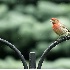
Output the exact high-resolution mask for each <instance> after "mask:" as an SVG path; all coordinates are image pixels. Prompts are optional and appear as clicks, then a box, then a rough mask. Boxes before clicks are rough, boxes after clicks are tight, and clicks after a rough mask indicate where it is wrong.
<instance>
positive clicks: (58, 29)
mask: <svg viewBox="0 0 70 70" xmlns="http://www.w3.org/2000/svg"><path fill="white" fill-rule="evenodd" d="M50 21H51V22H52V24H53V26H52V28H53V30H54V32H55V33H56V34H57V35H59V36H67V35H70V31H69V30H68V29H67V28H66V27H65V26H64V25H63V24H62V23H61V22H60V21H59V20H58V19H57V18H51V20H50Z"/></svg>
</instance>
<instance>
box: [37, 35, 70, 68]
mask: <svg viewBox="0 0 70 70" xmlns="http://www.w3.org/2000/svg"><path fill="white" fill-rule="evenodd" d="M69 39H70V36H64V37H63V38H61V39H59V40H56V41H54V43H52V44H51V45H50V46H49V47H48V48H47V49H46V50H45V51H44V52H43V54H42V56H41V58H40V60H39V63H38V67H37V69H41V66H42V63H43V61H44V59H45V57H46V56H47V54H48V53H49V51H50V50H51V49H52V48H53V47H55V46H56V45H58V44H59V43H61V42H63V41H66V40H69Z"/></svg>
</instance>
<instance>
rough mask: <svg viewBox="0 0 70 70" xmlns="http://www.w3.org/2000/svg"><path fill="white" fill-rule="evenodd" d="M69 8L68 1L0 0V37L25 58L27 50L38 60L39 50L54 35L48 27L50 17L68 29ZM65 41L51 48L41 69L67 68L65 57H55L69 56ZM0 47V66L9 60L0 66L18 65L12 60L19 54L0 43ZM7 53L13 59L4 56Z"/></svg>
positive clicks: (69, 22)
mask: <svg viewBox="0 0 70 70" xmlns="http://www.w3.org/2000/svg"><path fill="white" fill-rule="evenodd" d="M55 2H56V3H55ZM69 8H70V1H69V0H58V1H57V0H1V1H0V37H1V38H3V39H6V40H8V41H9V42H11V43H12V44H14V45H15V46H16V47H17V48H18V49H19V50H20V51H21V52H22V54H23V55H24V56H25V58H26V59H27V60H28V59H29V52H32V51H33V52H34V51H35V52H36V57H37V59H38V58H39V57H40V56H41V55H42V53H43V51H44V50H45V49H46V48H47V47H48V46H49V45H50V44H51V43H52V42H54V40H56V39H57V38H58V36H57V35H56V34H55V33H54V32H53V30H52V28H51V27H52V24H51V23H50V21H49V20H50V18H52V17H56V18H58V19H59V20H60V21H61V22H62V23H64V25H66V26H67V27H68V28H69V29H70V9H69ZM69 44H70V42H69V41H67V42H63V43H61V44H59V45H58V46H56V47H55V48H53V49H52V50H51V51H50V52H49V54H48V56H47V57H46V60H45V61H44V62H45V63H44V65H43V67H42V68H70V67H69V66H68V64H67V65H66V62H67V63H69V59H64V58H63V59H59V58H61V57H70V55H69V54H70V50H69V49H70V45H69ZM0 46H1V47H0V58H1V61H0V64H2V65H3V64H5V63H6V62H8V61H9V60H10V61H11V62H10V63H11V64H12V65H10V64H9V65H10V66H9V65H6V64H5V65H6V66H5V67H4V66H2V65H0V68H18V66H19V68H22V65H21V63H20V62H19V61H16V60H15V59H19V57H18V55H16V53H14V51H12V50H11V49H10V48H8V47H7V46H5V45H3V44H1V43H0ZM9 55H10V56H11V57H14V58H15V59H12V58H11V57H9V58H6V57H7V56H9ZM2 59H5V61H4V60H2ZM48 60H49V61H48ZM53 60H54V61H53ZM64 61H65V62H64ZM37 62H38V61H37ZM47 62H48V63H47ZM13 63H14V64H13ZM15 64H17V65H16V66H15ZM51 64H52V65H51Z"/></svg>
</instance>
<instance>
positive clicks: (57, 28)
mask: <svg viewBox="0 0 70 70" xmlns="http://www.w3.org/2000/svg"><path fill="white" fill-rule="evenodd" d="M53 30H54V32H55V33H56V34H58V35H62V34H63V33H64V32H63V30H62V29H61V27H60V25H59V24H54V25H53Z"/></svg>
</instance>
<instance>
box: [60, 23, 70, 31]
mask: <svg viewBox="0 0 70 70" xmlns="http://www.w3.org/2000/svg"><path fill="white" fill-rule="evenodd" d="M60 26H61V27H63V28H65V29H67V30H68V32H70V30H69V29H68V28H67V27H65V25H63V24H61V25H60Z"/></svg>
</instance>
